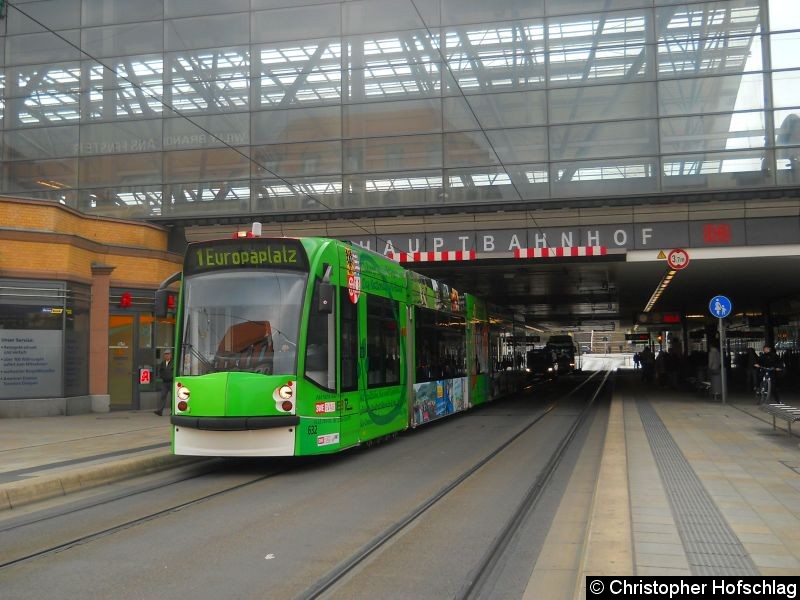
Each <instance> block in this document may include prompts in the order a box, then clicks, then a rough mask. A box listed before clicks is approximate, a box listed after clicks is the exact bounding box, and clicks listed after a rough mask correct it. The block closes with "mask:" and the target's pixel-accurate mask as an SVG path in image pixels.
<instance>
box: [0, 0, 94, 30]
mask: <svg viewBox="0 0 800 600" xmlns="http://www.w3.org/2000/svg"><path fill="white" fill-rule="evenodd" d="M14 5H15V7H16V6H17V5H19V6H18V8H19V10H17V8H7V7H4V9H3V14H4V15H5V16H6V20H7V22H8V25H7V29H6V32H5V33H6V34H7V35H15V34H20V33H40V32H43V31H45V30H46V29H54V30H60V29H74V28H76V27H80V26H81V0H41V1H39V2H26V3H25V5H24V6H23V5H22V4H20V3H19V2H14ZM34 19H35V20H36V21H38V22H39V23H41V24H42V25H39V24H38V23H36V21H34ZM53 37H55V36H53Z"/></svg>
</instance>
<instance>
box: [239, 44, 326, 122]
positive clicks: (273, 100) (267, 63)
mask: <svg viewBox="0 0 800 600" xmlns="http://www.w3.org/2000/svg"><path fill="white" fill-rule="evenodd" d="M341 62H342V43H341V40H340V39H339V38H333V39H327V40H316V41H309V42H286V43H281V44H265V45H263V46H257V47H256V48H255V50H254V52H253V69H254V72H255V75H256V77H255V79H254V80H253V86H254V88H255V93H254V95H253V97H254V101H255V103H256V106H258V107H260V108H273V107H274V108H282V107H286V106H294V105H304V106H308V105H313V104H330V103H336V104H338V103H339V102H340V101H341V98H342V64H341Z"/></svg>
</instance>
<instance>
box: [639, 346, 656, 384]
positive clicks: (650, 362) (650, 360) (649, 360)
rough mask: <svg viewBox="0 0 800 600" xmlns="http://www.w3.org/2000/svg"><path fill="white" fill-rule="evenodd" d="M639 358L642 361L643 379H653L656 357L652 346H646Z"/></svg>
mask: <svg viewBox="0 0 800 600" xmlns="http://www.w3.org/2000/svg"><path fill="white" fill-rule="evenodd" d="M639 360H641V362H642V381H653V371H654V370H655V357H654V356H653V351H652V350H651V349H650V346H645V348H644V350H642V353H641V355H640V356H639Z"/></svg>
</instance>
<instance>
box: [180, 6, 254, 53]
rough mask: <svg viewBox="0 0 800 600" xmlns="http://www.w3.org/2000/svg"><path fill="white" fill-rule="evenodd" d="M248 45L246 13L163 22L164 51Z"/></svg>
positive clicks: (248, 29) (248, 25)
mask: <svg viewBox="0 0 800 600" xmlns="http://www.w3.org/2000/svg"><path fill="white" fill-rule="evenodd" d="M249 42H250V19H249V15H248V14H247V13H234V14H226V15H214V16H205V17H198V18H194V19H173V20H169V21H165V22H164V44H165V47H164V49H165V50H167V51H168V52H169V51H181V50H194V49H196V48H220V47H222V46H238V45H240V44H247V43H249Z"/></svg>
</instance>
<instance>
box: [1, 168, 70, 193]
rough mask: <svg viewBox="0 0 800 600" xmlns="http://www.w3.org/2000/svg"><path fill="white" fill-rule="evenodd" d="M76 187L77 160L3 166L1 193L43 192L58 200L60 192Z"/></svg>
mask: <svg viewBox="0 0 800 600" xmlns="http://www.w3.org/2000/svg"><path fill="white" fill-rule="evenodd" d="M76 187H78V165H77V159H74V158H61V159H58V160H35V161H18V162H6V163H4V164H3V191H5V192H10V193H13V192H26V195H27V192H43V193H45V194H48V195H50V194H52V193H54V192H55V193H54V194H53V196H54V197H56V198H59V197H60V196H59V193H60V191H61V190H65V189H70V188H76Z"/></svg>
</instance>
